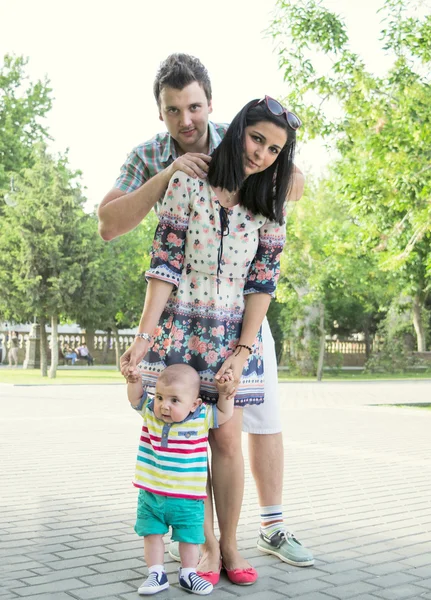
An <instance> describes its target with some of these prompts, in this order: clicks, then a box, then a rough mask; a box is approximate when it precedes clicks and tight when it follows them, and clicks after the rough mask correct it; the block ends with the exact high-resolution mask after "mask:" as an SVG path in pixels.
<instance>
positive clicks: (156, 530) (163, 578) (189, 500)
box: [127, 363, 234, 596]
mask: <svg viewBox="0 0 431 600" xmlns="http://www.w3.org/2000/svg"><path fill="white" fill-rule="evenodd" d="M232 380H233V373H232V371H231V370H229V371H227V372H226V373H225V374H224V375H223V377H222V378H220V380H219V381H217V380H216V382H217V389H218V393H219V397H218V401H217V404H216V405H213V404H203V403H202V400H201V398H200V397H199V394H200V386H201V380H200V377H199V375H198V373H197V372H196V371H195V369H193V368H192V367H190V366H189V365H186V364H184V363H180V364H174V365H171V366H169V367H167V368H166V369H164V371H162V372H161V374H160V375H159V378H158V380H157V384H156V391H155V395H154V399H151V400H150V399H149V398H148V397H147V394H146V392H145V390H144V389H143V385H142V380H141V376H140V374H139V371H138V370H136V371H134V372H133V373H132V374H131V375H129V377H128V384H127V395H128V398H129V402H130V404H131V405H132V407H133V408H134V409H135V410H137V411H138V412H140V413H141V415H142V418H143V426H142V433H141V439H140V444H139V451H138V457H137V464H136V473H135V480H134V485H135V486H136V487H138V488H139V497H138V511H137V520H136V525H135V531H136V533H137V534H138V535H139V536H143V537H144V556H145V561H146V563H147V566H148V571H149V576H148V578H147V579H146V580H145V581H144V582H143V583H142V585H141V586H140V587H139V589H138V593H139V594H142V595H150V594H156V593H157V592H159V591H161V590H165V589H167V588H168V587H169V582H168V578H167V575H166V572H165V569H164V564H163V562H164V551H165V547H164V543H163V535H164V534H165V533H167V532H168V530H169V526H170V527H171V528H172V539H173V540H174V541H178V542H179V552H180V557H181V568H180V571H179V576H178V579H179V584H180V587H182V588H183V589H185V590H187V591H188V592H192V593H194V594H198V595H200V596H204V595H207V594H210V593H211V592H212V590H213V586H212V584H211V583H210V582H208V581H206V580H205V579H203V578H202V577H200V576H199V575H198V574H197V573H196V567H197V564H198V561H199V544H203V543H204V542H205V537H204V499H205V498H206V483H207V465H208V459H207V445H208V444H207V442H208V431H209V429H211V428H215V427H218V426H219V425H222V424H223V423H225V422H226V421H227V420H228V419H230V418H231V416H232V415H233V410H234V406H233V403H234V394H232V395H230V396H229V395H228V389H229V390H231V389H232V384H231V382H232Z"/></svg>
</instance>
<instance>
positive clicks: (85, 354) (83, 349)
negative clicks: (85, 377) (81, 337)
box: [76, 342, 94, 367]
mask: <svg viewBox="0 0 431 600" xmlns="http://www.w3.org/2000/svg"><path fill="white" fill-rule="evenodd" d="M76 352H77V354H78V356H79V357H80V358H85V360H86V361H87V365H88V366H89V367H90V366H91V365H92V364H93V363H94V358H93V357H92V356H91V354H90V351H89V349H88V347H87V344H86V343H85V342H83V343H82V344H81V345H80V346H78V348H76Z"/></svg>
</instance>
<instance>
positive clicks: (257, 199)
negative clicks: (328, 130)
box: [208, 100, 296, 225]
mask: <svg viewBox="0 0 431 600" xmlns="http://www.w3.org/2000/svg"><path fill="white" fill-rule="evenodd" d="M258 102H259V101H258V100H252V101H251V102H249V103H248V104H246V105H245V106H244V108H242V109H241V110H240V112H239V113H238V114H237V115H236V117H235V118H234V119H233V121H232V123H231V124H230V126H229V128H228V130H227V131H226V135H225V136H224V138H223V140H222V142H221V143H220V145H219V146H218V147H217V148H216V149H215V150H214V152H213V154H212V160H211V163H210V166H209V171H208V181H209V183H210V184H211V185H212V186H214V187H220V188H223V189H226V190H228V191H229V192H233V191H234V190H237V189H239V190H240V194H239V204H240V205H241V206H244V207H245V208H247V209H248V210H250V211H251V212H252V213H253V214H255V215H258V214H260V215H263V216H264V217H266V218H268V219H270V220H271V221H276V222H278V223H280V225H281V224H282V223H283V205H284V202H285V201H286V195H287V192H288V190H289V189H290V187H291V185H292V175H293V157H294V154H295V146H296V132H295V131H294V130H293V129H291V128H290V127H289V126H288V124H287V122H286V119H285V117H284V115H281V116H277V115H274V114H273V113H272V112H271V111H270V110H268V108H267V106H266V104H265V103H264V102H261V103H260V104H258ZM261 121H269V122H270V123H274V125H276V126H277V127H281V128H282V129H284V130H285V131H286V133H287V142H286V144H285V145H284V147H283V148H282V150H281V152H280V153H279V154H278V156H277V159H276V160H275V161H274V162H273V164H272V165H271V166H270V167H268V168H267V169H265V171H262V172H261V173H256V174H254V175H249V176H248V177H247V178H245V173H244V147H245V128H246V127H248V126H249V125H255V124H256V123H259V122H261Z"/></svg>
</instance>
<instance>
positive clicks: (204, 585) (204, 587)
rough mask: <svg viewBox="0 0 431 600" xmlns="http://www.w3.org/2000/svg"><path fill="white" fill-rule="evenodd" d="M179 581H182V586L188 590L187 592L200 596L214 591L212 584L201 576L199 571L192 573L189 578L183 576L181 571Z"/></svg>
mask: <svg viewBox="0 0 431 600" xmlns="http://www.w3.org/2000/svg"><path fill="white" fill-rule="evenodd" d="M178 581H179V583H180V588H182V589H183V590H186V592H191V593H192V594H197V595H198V596H207V595H208V594H211V592H212V591H213V586H212V584H211V583H210V582H209V581H206V580H205V579H203V578H202V577H199V575H198V574H197V573H190V574H189V575H188V577H187V578H186V577H182V576H181V573H179V574H178Z"/></svg>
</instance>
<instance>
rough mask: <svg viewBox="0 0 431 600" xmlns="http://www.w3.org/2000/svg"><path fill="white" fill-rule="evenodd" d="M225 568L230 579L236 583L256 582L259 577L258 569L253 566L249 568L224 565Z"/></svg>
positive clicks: (248, 583) (249, 583) (250, 583)
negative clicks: (234, 567)
mask: <svg viewBox="0 0 431 600" xmlns="http://www.w3.org/2000/svg"><path fill="white" fill-rule="evenodd" d="M223 568H224V570H225V571H226V575H227V576H228V579H229V581H231V582H232V583H234V584H235V585H252V584H253V583H256V580H257V578H258V574H257V571H256V569H253V567H249V568H248V569H226V567H225V566H224V565H223Z"/></svg>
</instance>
